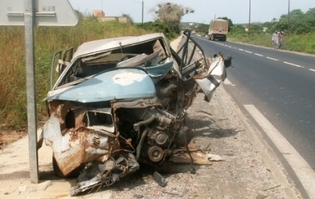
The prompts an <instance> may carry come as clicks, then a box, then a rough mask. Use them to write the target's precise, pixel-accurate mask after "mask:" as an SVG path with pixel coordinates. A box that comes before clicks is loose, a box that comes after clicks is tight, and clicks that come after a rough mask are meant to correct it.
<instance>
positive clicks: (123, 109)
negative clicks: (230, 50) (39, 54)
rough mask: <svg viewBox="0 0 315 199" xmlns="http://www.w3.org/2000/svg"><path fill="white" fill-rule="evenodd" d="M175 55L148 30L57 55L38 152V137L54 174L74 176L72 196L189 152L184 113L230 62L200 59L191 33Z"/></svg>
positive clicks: (215, 83)
mask: <svg viewBox="0 0 315 199" xmlns="http://www.w3.org/2000/svg"><path fill="white" fill-rule="evenodd" d="M176 50H177V51H175V50H173V49H172V48H171V47H170V46H169V44H168V43H167V40H166V38H165V36H164V35H163V34H162V33H154V34H147V35H142V36H131V37H119V38H110V39H102V40H95V41H90V42H86V43H83V44H82V45H81V46H79V47H78V49H77V50H76V52H75V53H73V48H70V49H68V50H67V51H66V52H65V53H64V57H63V58H61V53H60V52H57V53H56V54H55V56H54V58H53V62H55V61H56V59H59V60H58V66H57V68H56V70H57V71H58V72H59V74H60V75H59V77H58V78H57V80H56V82H55V83H54V85H52V81H53V80H52V79H53V75H51V90H50V91H49V92H48V94H47V97H46V98H45V102H46V105H47V111H48V115H49V119H48V121H47V122H46V123H45V125H44V126H43V128H42V133H41V137H40V139H39V141H38V148H40V146H41V144H42V142H43V140H44V141H45V143H46V145H49V146H51V148H52V150H53V168H54V172H55V173H56V174H57V175H59V176H62V177H67V176H70V175H73V174H74V173H78V174H79V175H78V179H77V184H76V185H75V186H73V187H72V188H71V190H70V194H71V195H72V196H74V195H78V194H80V193H83V192H85V191H87V190H90V189H92V188H94V187H96V186H110V185H112V184H113V183H115V182H116V181H118V180H119V179H121V178H122V177H124V176H125V175H128V174H130V173H132V172H135V171H136V170H138V169H139V168H140V165H142V164H144V165H149V166H159V165H162V164H163V162H165V161H170V160H171V159H172V157H173V156H175V152H174V151H177V152H178V151H179V150H183V151H186V152H187V151H189V149H188V147H187V145H188V143H189V142H190V140H191V137H190V136H189V135H190V131H191V130H190V129H189V128H188V126H187V113H186V111H187V109H188V108H189V107H190V106H191V105H192V103H193V101H194V98H195V96H196V95H197V94H198V93H199V92H203V93H204V94H205V100H210V99H211V96H212V94H213V92H214V90H215V88H216V87H217V86H219V85H220V83H221V82H222V81H223V80H224V79H225V78H226V67H228V66H229V65H230V64H231V58H224V57H223V56H222V55H221V54H220V53H219V54H217V55H214V56H213V57H210V58H206V57H205V56H204V53H203V51H202V49H201V48H200V47H199V46H198V44H197V43H196V42H195V41H194V39H193V38H191V37H190V32H185V34H184V35H182V39H181V41H180V42H179V46H178V49H176ZM58 56H59V58H58ZM52 68H55V67H54V65H53V64H52ZM52 71H54V70H53V69H52ZM51 74H53V72H51ZM190 157H192V156H190ZM191 161H194V160H193V158H191Z"/></svg>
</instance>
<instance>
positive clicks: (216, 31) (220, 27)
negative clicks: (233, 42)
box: [208, 19, 229, 41]
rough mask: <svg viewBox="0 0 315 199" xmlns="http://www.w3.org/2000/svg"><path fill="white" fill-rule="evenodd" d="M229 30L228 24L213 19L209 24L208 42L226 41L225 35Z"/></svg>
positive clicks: (222, 20) (225, 21) (221, 20)
mask: <svg viewBox="0 0 315 199" xmlns="http://www.w3.org/2000/svg"><path fill="white" fill-rule="evenodd" d="M228 30H229V22H228V21H227V20H224V19H213V20H212V21H211V22H210V26H209V31H208V38H209V40H212V41H214V40H216V39H217V40H219V41H226V35H227V34H228Z"/></svg>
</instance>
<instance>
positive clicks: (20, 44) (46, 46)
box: [0, 17, 148, 128]
mask: <svg viewBox="0 0 315 199" xmlns="http://www.w3.org/2000/svg"><path fill="white" fill-rule="evenodd" d="M146 33H148V31H146V30H143V29H140V28H136V27H134V26H132V25H128V24H121V23H118V22H114V21H113V22H106V23H105V22H99V21H98V20H97V19H96V18H94V17H89V18H87V19H85V20H81V21H80V22H79V24H78V25H76V26H74V27H36V28H35V75H36V88H35V89H36V99H37V115H38V118H42V117H43V116H45V115H46V107H45V103H44V102H43V101H42V100H43V99H44V98H45V97H46V94H47V91H48V90H49V87H50V85H49V78H50V62H51V57H52V55H53V53H54V52H56V51H58V50H64V49H66V48H68V47H70V46H74V47H77V46H79V45H80V44H81V43H83V42H86V41H90V40H95V39H103V38H111V37H119V36H127V35H128V36H132V35H141V34H146ZM0 41H1V42H0V52H1V53H2V55H1V56H0V91H1V98H0V121H1V123H0V125H3V124H5V125H6V126H8V127H16V128H17V127H18V128H20V127H22V128H23V127H25V126H26V123H27V104H26V74H25V40H24V27H0Z"/></svg>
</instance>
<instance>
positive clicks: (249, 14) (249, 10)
mask: <svg viewBox="0 0 315 199" xmlns="http://www.w3.org/2000/svg"><path fill="white" fill-rule="evenodd" d="M248 4H249V5H248V34H250V17H251V7H252V6H251V0H249V2H248Z"/></svg>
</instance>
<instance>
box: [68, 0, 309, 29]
mask: <svg viewBox="0 0 315 199" xmlns="http://www.w3.org/2000/svg"><path fill="white" fill-rule="evenodd" d="M249 1H250V0H169V1H160V0H143V2H144V21H145V22H146V21H153V20H154V15H153V14H152V13H151V12H150V10H151V9H152V8H156V5H157V4H158V3H165V2H171V3H177V4H180V5H183V6H184V7H191V8H192V9H194V10H195V13H194V14H188V15H186V16H184V17H183V19H182V21H183V22H199V23H209V22H210V21H211V20H212V19H213V18H214V17H228V18H230V19H231V20H232V21H233V23H236V24H237V23H248V21H249ZM69 2H70V3H71V5H72V7H73V9H76V10H79V11H81V12H83V13H86V14H88V13H91V11H92V10H103V11H104V12H105V15H106V16H121V15H122V14H129V15H130V16H131V18H132V19H133V20H134V21H135V22H141V21H142V0H69ZM289 2H290V10H294V9H301V10H302V11H303V12H306V11H308V10H309V9H310V8H315V0H251V22H266V21H271V20H272V19H273V18H276V19H279V18H280V16H281V15H282V14H287V13H288V4H289Z"/></svg>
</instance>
